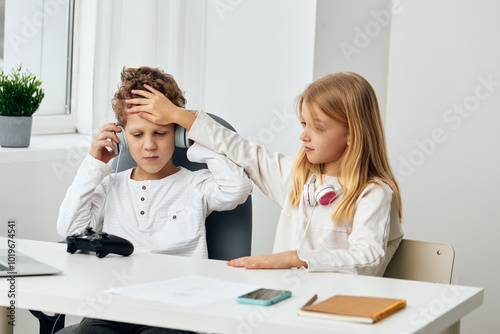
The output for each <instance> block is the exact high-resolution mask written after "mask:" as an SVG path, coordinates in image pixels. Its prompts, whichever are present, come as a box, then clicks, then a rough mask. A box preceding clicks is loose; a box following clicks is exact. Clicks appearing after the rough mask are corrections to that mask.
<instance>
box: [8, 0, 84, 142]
mask: <svg viewBox="0 0 500 334" xmlns="http://www.w3.org/2000/svg"><path fill="white" fill-rule="evenodd" d="M74 2H75V0H42V1H40V0H23V1H18V0H6V5H5V6H6V11H5V13H6V17H5V38H4V50H5V51H4V66H5V67H4V70H5V72H6V73H8V72H10V70H11V69H12V68H13V67H16V66H18V65H19V64H22V65H23V68H27V69H29V70H30V71H31V72H32V73H34V74H35V75H37V76H38V77H39V78H40V79H41V80H42V82H43V84H42V87H43V88H44V89H45V91H46V97H45V99H44V100H45V101H42V104H41V106H40V109H39V110H38V111H37V112H36V113H35V114H34V115H33V128H32V134H33V135H37V134H58V133H75V132H76V126H75V117H76V115H75V114H74V113H73V112H72V108H71V88H72V84H71V83H72V62H73V52H72V50H73V23H74V20H73V13H74ZM68 18H69V19H68ZM61 29H62V30H63V31H64V32H63V33H65V34H66V36H67V39H66V41H65V45H61V44H60V43H59V44H57V45H54V42H53V41H52V40H51V37H53V34H51V32H54V31H61ZM61 50H64V51H63V52H65V54H61ZM51 52H57V57H55V56H53V55H51ZM52 59H56V60H55V62H56V63H55V64H54V63H52V64H51V63H50V62H51V61H52ZM61 60H63V63H62V64H61ZM48 73H50V74H48ZM55 77H57V78H58V79H56V80H54V79H53V78H55ZM61 77H63V78H64V79H62V80H61ZM44 78H45V79H44ZM47 91H50V92H51V94H52V96H54V92H55V91H57V92H58V91H61V92H60V96H56V97H55V98H52V101H47ZM57 94H59V93H57ZM52 96H51V97H52ZM44 102H46V103H45V104H44Z"/></svg>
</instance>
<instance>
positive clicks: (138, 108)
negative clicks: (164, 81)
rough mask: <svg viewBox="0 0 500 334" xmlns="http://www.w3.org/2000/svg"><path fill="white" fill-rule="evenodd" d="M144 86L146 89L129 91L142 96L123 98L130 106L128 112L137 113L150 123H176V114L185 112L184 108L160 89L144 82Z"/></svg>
mask: <svg viewBox="0 0 500 334" xmlns="http://www.w3.org/2000/svg"><path fill="white" fill-rule="evenodd" d="M144 88H146V89H147V90H148V91H146V90H142V89H138V90H132V91H131V93H132V94H136V95H141V96H143V98H135V99H128V100H125V103H127V105H129V106H130V108H129V109H128V110H127V112H128V113H130V114H138V116H139V117H141V118H144V119H146V120H148V121H150V122H152V123H156V124H163V125H165V124H170V123H177V122H178V120H177V119H176V116H177V115H178V114H179V113H180V112H182V111H184V112H186V110H185V109H184V108H180V107H177V106H176V105H175V104H173V103H172V102H171V101H170V100H169V99H168V98H167V97H166V96H165V95H164V94H162V93H161V92H160V91H158V90H156V89H154V88H153V87H151V86H149V85H146V84H145V85H144Z"/></svg>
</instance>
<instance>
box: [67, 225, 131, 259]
mask: <svg viewBox="0 0 500 334" xmlns="http://www.w3.org/2000/svg"><path fill="white" fill-rule="evenodd" d="M66 242H67V244H68V248H67V251H68V253H71V254H74V253H75V252H76V251H77V250H79V249H80V250H84V251H90V252H95V255H96V256H97V257H98V258H102V257H105V256H106V255H108V254H110V253H114V254H119V255H124V256H128V255H130V254H132V253H133V252H134V245H132V243H131V242H130V241H128V240H126V239H123V238H120V237H118V236H116V235H112V234H107V233H105V232H99V233H96V232H94V231H93V229H92V227H87V228H86V229H85V233H83V234H82V233H77V234H73V235H70V236H67V237H66Z"/></svg>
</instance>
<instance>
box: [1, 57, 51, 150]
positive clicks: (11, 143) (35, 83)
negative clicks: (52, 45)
mask: <svg viewBox="0 0 500 334" xmlns="http://www.w3.org/2000/svg"><path fill="white" fill-rule="evenodd" d="M41 85H42V82H41V81H39V80H38V79H37V77H36V76H35V75H33V74H32V73H31V72H29V71H27V70H26V71H24V72H22V65H19V67H18V68H14V69H12V71H11V72H10V73H9V74H5V73H4V72H3V71H2V73H1V74H0V145H1V146H3V147H28V146H29V145H30V138H31V124H32V119H33V118H32V115H33V114H34V113H35V111H37V109H38V107H39V106H40V103H41V102H42V100H43V97H44V96H45V94H44V91H43V89H42V88H41Z"/></svg>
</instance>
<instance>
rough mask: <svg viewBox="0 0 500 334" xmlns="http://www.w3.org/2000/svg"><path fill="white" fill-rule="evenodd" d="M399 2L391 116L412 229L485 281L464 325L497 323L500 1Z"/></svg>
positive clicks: (464, 279) (412, 234) (469, 280)
mask: <svg viewBox="0 0 500 334" xmlns="http://www.w3.org/2000/svg"><path fill="white" fill-rule="evenodd" d="M400 9H401V11H400V13H399V14H398V15H394V16H393V21H392V30H391V53H390V66H389V95H388V110H387V116H386V121H387V122H386V123H387V134H388V141H389V151H390V155H391V161H392V164H393V167H394V169H395V172H396V173H397V174H398V175H399V178H400V186H401V190H402V194H403V203H404V225H403V226H404V230H405V232H406V237H407V238H413V239H422V240H429V241H439V242H448V243H450V244H452V245H453V247H454V248H455V251H456V260H455V270H454V277H455V278H454V281H455V283H458V284H462V285H471V286H480V287H484V288H485V302H484V305H483V306H482V307H481V308H480V309H479V310H476V311H475V312H473V313H472V314H470V315H469V316H467V317H466V318H465V319H464V320H463V322H462V332H463V333H472V332H478V333H497V332H498V331H499V329H500V320H499V319H498V316H497V312H498V310H499V309H500V302H499V301H500V286H499V285H498V263H499V262H500V261H499V260H498V252H497V250H498V235H499V234H500V224H499V222H500V217H499V214H498V205H499V199H500V196H498V194H497V188H499V187H500V181H499V178H498V175H497V174H498V166H499V164H500V154H499V149H498V143H499V142H500V131H498V124H500V113H499V105H500V44H499V42H498V41H499V40H500V21H499V20H498V13H500V3H499V2H494V1H487V0H481V1H466V0H462V1H451V0H448V1H432V0H421V1H402V2H401V8H400ZM490 80H491V81H492V82H493V83H492V84H488V85H485V84H484V82H485V81H490ZM459 110H462V111H459Z"/></svg>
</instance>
